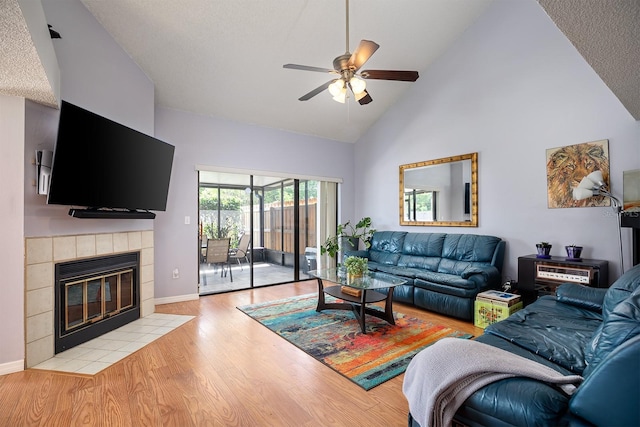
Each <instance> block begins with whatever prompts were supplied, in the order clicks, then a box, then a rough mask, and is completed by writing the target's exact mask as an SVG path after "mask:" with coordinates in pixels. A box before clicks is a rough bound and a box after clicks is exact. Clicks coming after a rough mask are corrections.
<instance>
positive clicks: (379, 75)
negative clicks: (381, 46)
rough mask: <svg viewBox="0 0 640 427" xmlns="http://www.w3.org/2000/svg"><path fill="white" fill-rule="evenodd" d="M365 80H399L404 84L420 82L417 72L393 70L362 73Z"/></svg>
mask: <svg viewBox="0 0 640 427" xmlns="http://www.w3.org/2000/svg"><path fill="white" fill-rule="evenodd" d="M360 76H361V77H362V78H363V79H376V80H399V81H403V82H415V81H416V80H418V77H419V76H418V72H417V71H392V70H365V71H363V72H361V73H360Z"/></svg>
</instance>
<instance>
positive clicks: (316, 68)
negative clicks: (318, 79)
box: [282, 64, 338, 74]
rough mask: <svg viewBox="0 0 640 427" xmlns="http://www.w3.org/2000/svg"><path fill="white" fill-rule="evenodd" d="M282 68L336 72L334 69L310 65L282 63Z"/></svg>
mask: <svg viewBox="0 0 640 427" xmlns="http://www.w3.org/2000/svg"><path fill="white" fill-rule="evenodd" d="M282 68H290V69H292V70H302V71H316V72H318V73H332V74H338V72H337V71H336V70H330V69H329V68H320V67H310V66H308V65H298V64H284V65H283V66H282Z"/></svg>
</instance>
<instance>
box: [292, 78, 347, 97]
mask: <svg viewBox="0 0 640 427" xmlns="http://www.w3.org/2000/svg"><path fill="white" fill-rule="evenodd" d="M336 80H338V79H333V80H329V81H328V82H326V83H325V84H323V85H321V86H318V87H317V88H315V89H314V90H312V91H311V92H309V93H307V94H305V95H302V96H301V97H300V98H298V101H308V100H309V99H311V98H313V97H314V96H316V95H317V94H319V93H320V92H322V91H324V90H326V89H327V88H328V87H329V85H330V84H331V83H333V82H335V81H336Z"/></svg>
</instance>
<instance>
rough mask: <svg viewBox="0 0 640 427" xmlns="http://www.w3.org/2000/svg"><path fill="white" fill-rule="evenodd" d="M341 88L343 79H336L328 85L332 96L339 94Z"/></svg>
mask: <svg viewBox="0 0 640 427" xmlns="http://www.w3.org/2000/svg"><path fill="white" fill-rule="evenodd" d="M343 89H344V80H342V79H338V80H336V81H335V82H333V83H331V84H330V85H329V93H330V94H331V96H333V97H334V98H335V97H336V96H338V95H340V93H341V92H342V90H343Z"/></svg>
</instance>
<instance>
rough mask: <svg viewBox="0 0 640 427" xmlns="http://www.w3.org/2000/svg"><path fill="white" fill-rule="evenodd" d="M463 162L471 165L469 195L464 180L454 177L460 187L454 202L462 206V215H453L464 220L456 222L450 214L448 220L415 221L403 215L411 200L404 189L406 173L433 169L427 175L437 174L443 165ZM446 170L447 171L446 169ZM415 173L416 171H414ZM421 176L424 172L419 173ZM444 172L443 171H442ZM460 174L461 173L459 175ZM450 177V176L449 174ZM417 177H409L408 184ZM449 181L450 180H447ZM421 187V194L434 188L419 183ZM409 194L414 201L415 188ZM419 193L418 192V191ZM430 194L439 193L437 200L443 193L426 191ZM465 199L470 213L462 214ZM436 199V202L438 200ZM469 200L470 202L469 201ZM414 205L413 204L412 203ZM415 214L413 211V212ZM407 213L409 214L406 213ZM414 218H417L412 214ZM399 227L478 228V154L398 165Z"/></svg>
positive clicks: (441, 197)
mask: <svg viewBox="0 0 640 427" xmlns="http://www.w3.org/2000/svg"><path fill="white" fill-rule="evenodd" d="M465 161H469V162H470V163H471V170H470V175H471V176H470V179H471V181H470V182H469V184H470V185H469V187H470V188H469V190H470V192H469V194H468V196H466V195H465V194H466V189H465V187H464V184H466V183H467V182H466V181H465V178H464V177H463V176H462V177H456V178H458V180H459V181H460V184H461V187H460V190H459V192H460V194H461V196H460V197H459V202H456V204H457V205H460V206H462V210H463V211H462V212H463V213H462V214H460V212H457V213H456V214H455V216H457V217H461V216H462V217H464V219H461V220H458V218H455V217H454V214H451V216H450V217H449V218H440V220H433V221H432V220H427V221H424V220H417V219H413V220H412V219H410V218H409V217H408V215H405V206H406V205H407V204H408V200H407V199H408V198H409V199H411V194H408V193H407V192H406V189H405V181H407V180H406V179H405V174H406V173H407V172H411V171H412V170H417V169H427V168H433V170H430V171H429V172H427V174H429V173H435V172H439V169H440V167H445V165H447V164H451V163H458V162H465ZM447 170H448V169H447ZM416 172H417V171H416ZM421 172H422V173H423V174H424V172H425V171H421ZM443 172H444V169H443ZM461 174H462V173H461ZM449 175H450V174H449ZM417 176H418V175H417V174H416V175H414V177H410V179H409V180H408V181H409V182H410V181H411V180H412V179H414V178H415V177H417ZM449 181H450V179H449ZM420 184H421V186H422V187H423V190H422V191H423V192H424V191H425V190H424V189H427V190H428V189H429V188H435V187H430V185H431V184H430V183H427V182H425V183H420ZM410 190H411V193H413V197H414V198H413V200H416V199H415V194H416V188H412V189H410ZM418 191H419V192H420V190H418ZM427 192H430V193H433V194H435V193H440V194H439V195H438V199H443V198H444V196H443V194H444V193H443V192H442V188H439V190H438V191H436V190H430V191H427ZM432 197H433V196H432ZM465 197H468V198H467V201H468V205H469V208H470V212H469V213H468V214H467V213H464V204H465V203H464V202H465ZM438 199H436V200H438ZM469 199H470V200H469ZM414 205H415V203H414ZM407 210H408V211H409V209H408V208H407ZM414 212H415V211H414ZM407 213H410V211H409V212H407ZM414 216H417V215H415V214H414ZM400 225H417V226H443V227H477V226H478V153H470V154H463V155H460V156H451V157H445V158H442V159H436V160H428V161H425V162H417V163H409V164H407V165H400Z"/></svg>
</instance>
